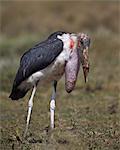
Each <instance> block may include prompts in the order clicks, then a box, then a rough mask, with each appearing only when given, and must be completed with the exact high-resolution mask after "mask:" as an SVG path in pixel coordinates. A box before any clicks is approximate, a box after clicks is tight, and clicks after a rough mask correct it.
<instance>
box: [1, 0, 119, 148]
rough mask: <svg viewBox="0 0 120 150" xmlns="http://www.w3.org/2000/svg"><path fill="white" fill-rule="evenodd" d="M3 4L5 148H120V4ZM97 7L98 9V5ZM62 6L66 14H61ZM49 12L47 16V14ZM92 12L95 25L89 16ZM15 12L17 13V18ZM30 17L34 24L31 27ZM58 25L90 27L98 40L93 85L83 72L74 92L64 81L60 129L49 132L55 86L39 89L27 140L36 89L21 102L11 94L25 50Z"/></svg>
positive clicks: (59, 104) (60, 86)
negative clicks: (27, 123)
mask: <svg viewBox="0 0 120 150" xmlns="http://www.w3.org/2000/svg"><path fill="white" fill-rule="evenodd" d="M36 3H37V2H36ZM116 3H117V2H116ZM3 4H4V7H3V10H2V11H3V12H2V15H3V16H4V17H6V18H2V19H3V26H2V33H3V34H4V36H2V39H1V41H0V59H1V60H0V62H1V63H0V71H1V82H2V85H1V95H0V105H1V107H0V129H1V139H0V142H1V145H0V146H1V147H0V148H1V150H6V149H7V150H9V149H15V150H16V149H17V150H21V149H22V150H39V149H40V150H47V149H49V150H67V149H70V150H87V149H88V150H94V149H96V150H100V149H101V150H108V149H109V150H119V148H120V139H119V137H120V120H119V116H120V105H119V102H120V97H119V92H120V86H119V85H120V84H119V83H120V81H119V78H118V75H119V74H120V71H119V68H120V65H119V48H120V44H119V36H118V33H117V32H118V18H116V17H117V16H118V9H117V8H118V5H117V4H115V5H113V2H110V3H107V2H106V3H105V2H103V3H101V4H100V5H98V3H97V2H96V3H95V2H92V4H93V5H92V6H91V7H92V8H91V9H90V5H88V3H84V2H80V5H78V3H77V4H76V5H73V3H72V2H71V3H70V4H69V5H67V3H66V2H65V3H60V2H59V3H56V4H53V3H49V4H50V5H48V3H46V4H45V3H44V4H43V5H39V6H38V5H37V4H38V3H37V4H34V5H32V4H28V6H27V7H26V5H25V3H24V4H22V3H21V5H18V2H14V3H13V2H12V3H11V2H8V3H6V2H3ZM12 4H13V5H12ZM95 6H96V7H95ZM71 7H72V9H71ZM94 7H95V8H96V9H93V8H94ZM11 8H12V9H11ZM13 8H14V9H13ZM27 8H30V9H27ZM37 8H39V9H37ZM45 8H46V9H45ZM58 8H59V9H58ZM68 9H69V10H70V12H68ZM106 9H108V10H109V11H106ZM10 10H11V11H10ZM33 10H34V11H33ZM45 10H46V11H45ZM60 10H62V13H59V12H60ZM14 12H16V13H14ZM21 12H22V13H24V16H22V17H20V15H22V14H21ZM40 12H41V13H40ZM43 12H44V13H43ZM77 12H78V13H77ZM80 12H82V14H83V15H81V13H80ZM108 12H109V13H108ZM43 14H44V16H45V17H42V16H43ZM59 14H60V15H59ZM76 14H79V15H76ZM116 14H117V15H116ZM91 15H92V17H93V18H94V19H93V20H94V23H93V20H91V17H89V16H91ZM15 16H17V17H16V19H15ZM27 16H28V17H27ZM58 16H59V17H61V19H62V21H61V20H59V18H58ZM10 17H11V19H10ZM67 17H68V18H67ZM109 17H110V18H109ZM18 18H19V19H18ZM38 18H40V19H38ZM55 18H56V19H55ZM66 18H67V19H68V20H67V19H66ZM31 20H32V22H34V23H33V24H32V23H31ZM41 20H42V22H41ZM54 20H56V22H55V21H54ZM111 20H113V21H112V22H111ZM29 21H30V25H31V28H29V29H28V28H27V23H29ZM51 22H52V23H51ZM100 22H101V24H102V27H101V25H100ZM19 23H20V24H19ZM71 23H72V24H71ZM68 24H69V25H68ZM37 25H38V26H37ZM58 28H60V29H61V28H64V29H65V30H66V29H68V30H70V31H71V30H73V31H76V32H78V31H79V30H80V31H81V30H84V29H85V30H86V29H88V33H89V34H90V36H91V38H92V45H91V48H90V62H91V67H90V74H89V83H87V84H86V85H85V83H84V80H83V77H82V70H81V72H80V76H79V78H78V81H77V85H76V88H75V90H74V91H73V92H72V93H71V94H67V93H66V92H65V90H64V78H63V79H62V80H61V81H60V82H59V84H58V88H57V91H58V93H57V101H56V104H57V106H56V128H55V130H54V131H53V132H51V131H50V130H49V115H50V114H49V98H50V95H51V88H50V86H49V87H46V88H44V87H41V88H39V89H38V91H37V93H36V96H35V99H34V107H33V113H32V120H31V124H30V129H29V132H28V135H27V139H26V140H25V141H24V140H22V135H23V131H24V127H25V118H26V115H27V101H28V98H29V95H30V93H28V95H27V96H26V97H25V98H24V99H23V100H21V101H17V102H13V101H10V100H9V99H8V96H9V93H10V88H11V84H12V81H13V79H14V76H15V73H16V69H17V67H18V64H19V58H20V56H21V54H22V53H23V52H24V50H26V49H28V48H29V47H31V46H32V45H34V44H36V42H37V41H40V40H41V39H43V38H45V35H46V34H48V33H49V32H50V31H53V30H56V29H58ZM44 31H45V32H44ZM86 31H87V30H86ZM28 32H29V34H28ZM33 32H34V34H33ZM36 32H39V34H38V33H36ZM13 35H14V36H13ZM17 36H18V37H17Z"/></svg>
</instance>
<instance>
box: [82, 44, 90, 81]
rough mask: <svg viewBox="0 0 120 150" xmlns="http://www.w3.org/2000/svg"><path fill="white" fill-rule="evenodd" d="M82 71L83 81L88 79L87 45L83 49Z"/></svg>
mask: <svg viewBox="0 0 120 150" xmlns="http://www.w3.org/2000/svg"><path fill="white" fill-rule="evenodd" d="M82 67H83V73H84V79H85V83H86V82H87V81H88V79H87V76H88V73H89V61H88V47H86V48H85V49H83V61H82Z"/></svg>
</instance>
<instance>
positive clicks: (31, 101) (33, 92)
mask: <svg viewBox="0 0 120 150" xmlns="http://www.w3.org/2000/svg"><path fill="white" fill-rule="evenodd" d="M35 92H36V86H34V88H33V91H32V95H31V97H30V100H29V102H28V115H27V124H26V128H25V133H24V137H26V133H27V130H28V126H29V122H30V116H31V112H32V107H33V97H34V95H35Z"/></svg>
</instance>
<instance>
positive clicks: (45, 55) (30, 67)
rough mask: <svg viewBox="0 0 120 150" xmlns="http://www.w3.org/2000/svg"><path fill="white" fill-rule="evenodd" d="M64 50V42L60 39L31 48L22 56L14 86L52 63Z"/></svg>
mask: <svg viewBox="0 0 120 150" xmlns="http://www.w3.org/2000/svg"><path fill="white" fill-rule="evenodd" d="M62 50H63V42H62V41H61V40H59V39H54V40H53V41H51V42H48V43H46V44H42V45H40V46H35V47H33V48H32V49H30V50H29V51H28V52H27V53H25V54H24V55H23V57H22V58H21V61H20V67H19V69H18V72H17V75H16V78H15V80H14V86H19V85H20V83H21V82H22V81H24V80H25V79H27V78H28V77H29V76H30V75H32V74H33V73H35V72H37V71H39V70H42V69H44V68H45V67H47V66H48V65H50V64H51V63H52V62H53V61H54V60H55V58H56V57H57V56H58V55H59V54H60V53H61V52H62Z"/></svg>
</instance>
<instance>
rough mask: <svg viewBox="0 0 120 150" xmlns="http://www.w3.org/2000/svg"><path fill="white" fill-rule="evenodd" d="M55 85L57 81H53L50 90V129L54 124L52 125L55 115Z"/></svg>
mask: <svg viewBox="0 0 120 150" xmlns="http://www.w3.org/2000/svg"><path fill="white" fill-rule="evenodd" d="M56 87H57V81H54V84H53V92H52V96H51V101H50V126H51V129H53V128H54V126H55V125H54V116H55V98H56Z"/></svg>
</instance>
